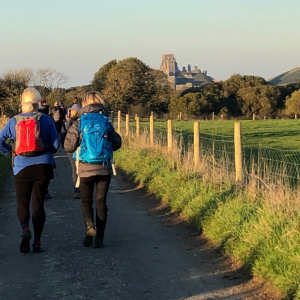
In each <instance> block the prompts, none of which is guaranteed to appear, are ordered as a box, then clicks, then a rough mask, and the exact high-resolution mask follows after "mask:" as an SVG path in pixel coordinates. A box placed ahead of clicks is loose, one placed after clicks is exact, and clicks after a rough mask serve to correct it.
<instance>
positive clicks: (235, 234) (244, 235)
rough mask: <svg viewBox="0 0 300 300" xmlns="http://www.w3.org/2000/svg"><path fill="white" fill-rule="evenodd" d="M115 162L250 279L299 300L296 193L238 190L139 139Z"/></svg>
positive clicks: (126, 143) (129, 143)
mask: <svg viewBox="0 0 300 300" xmlns="http://www.w3.org/2000/svg"><path fill="white" fill-rule="evenodd" d="M115 161H116V163H117V165H118V166H120V167H121V168H122V169H123V170H125V171H126V173H127V174H128V175H129V176H130V177H131V178H132V179H134V180H135V181H137V182H140V183H141V184H143V185H144V186H147V187H148V188H149V190H150V191H151V192H153V193H154V194H156V195H157V196H159V197H160V198H161V199H162V201H164V202H166V203H168V204H169V205H170V207H171V208H172V209H173V210H175V211H177V212H180V213H181V215H182V216H183V217H184V218H185V219H186V220H187V221H188V222H189V223H190V224H192V225H193V226H195V227H197V228H198V229H200V230H203V232H204V234H205V235H206V236H207V237H208V238H209V239H210V240H211V241H212V242H213V243H214V244H215V245H217V246H218V247H220V249H222V250H223V251H224V252H225V253H226V254H227V255H229V256H230V257H232V258H233V259H234V260H236V262H237V263H239V264H241V265H243V266H244V267H246V268H248V270H249V271H250V272H251V273H252V274H253V275H254V276H257V277H260V278H264V279H267V280H268V281H269V282H271V283H272V284H273V285H274V286H275V287H276V288H277V289H278V290H279V291H280V292H282V293H283V294H284V295H288V296H289V297H290V298H292V299H300V286H299V284H300V213H299V211H300V210H299V204H298V200H297V199H299V193H298V192H291V191H289V190H286V189H285V188H284V187H272V188H269V189H266V190H259V191H257V190H256V191H253V190H251V187H245V188H244V189H243V191H241V190H237V188H236V187H235V185H233V184H232V183H231V182H230V181H229V180H226V179H224V177H223V176H222V174H221V173H219V176H217V175H216V174H213V173H212V172H211V170H209V168H208V167H207V165H202V166H200V167H199V168H196V169H195V168H193V167H192V166H191V163H190V161H189V158H188V157H186V158H185V159H182V158H180V156H178V155H176V153H175V152H172V153H169V152H166V150H165V148H163V147H160V146H158V145H156V146H154V147H149V145H147V144H146V143H143V142H142V141H139V142H138V143H137V141H136V140H134V141H131V140H124V143H123V147H122V148H121V149H120V150H119V151H118V152H116V154H115Z"/></svg>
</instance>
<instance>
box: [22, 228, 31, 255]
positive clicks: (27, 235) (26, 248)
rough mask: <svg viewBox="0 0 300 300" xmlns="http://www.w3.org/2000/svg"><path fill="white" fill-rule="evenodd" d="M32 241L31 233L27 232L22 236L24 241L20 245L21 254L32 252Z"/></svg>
mask: <svg viewBox="0 0 300 300" xmlns="http://www.w3.org/2000/svg"><path fill="white" fill-rule="evenodd" d="M30 239H31V232H30V231H29V230H27V231H25V232H24V233H23V235H22V241H21V244H20V252H21V253H28V252H29V251H30Z"/></svg>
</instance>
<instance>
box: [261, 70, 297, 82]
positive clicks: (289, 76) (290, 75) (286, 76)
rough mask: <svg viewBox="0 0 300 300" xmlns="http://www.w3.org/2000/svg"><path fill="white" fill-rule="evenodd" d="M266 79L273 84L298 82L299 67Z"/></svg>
mask: <svg viewBox="0 0 300 300" xmlns="http://www.w3.org/2000/svg"><path fill="white" fill-rule="evenodd" d="M267 81H268V82H269V83H272V84H275V85H288V84H291V83H298V82H300V67H299V68H294V69H292V70H290V71H287V72H285V73H282V74H280V75H277V76H274V77H272V78H270V79H268V80H267Z"/></svg>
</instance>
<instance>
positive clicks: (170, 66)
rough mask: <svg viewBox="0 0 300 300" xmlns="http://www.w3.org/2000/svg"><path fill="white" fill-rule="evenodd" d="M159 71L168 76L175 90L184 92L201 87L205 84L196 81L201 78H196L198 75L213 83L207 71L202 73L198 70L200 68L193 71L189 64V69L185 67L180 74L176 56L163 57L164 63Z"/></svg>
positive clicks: (164, 55) (167, 55)
mask: <svg viewBox="0 0 300 300" xmlns="http://www.w3.org/2000/svg"><path fill="white" fill-rule="evenodd" d="M159 70H161V71H162V72H164V73H165V74H166V75H167V76H168V81H169V82H170V84H171V86H172V88H173V89H174V90H183V89H186V88H189V87H193V86H199V85H201V84H203V82H204V81H201V80H196V79H199V76H198V78H196V76H195V75H197V74H202V75H203V76H202V77H203V79H206V78H207V79H206V80H207V81H211V80H210V79H209V78H210V77H208V76H207V71H206V70H205V71H203V72H201V70H199V69H198V66H194V68H193V69H192V68H191V65H190V64H188V65H187V68H186V67H185V66H183V67H182V72H180V71H179V69H178V66H177V62H176V59H175V57H174V54H163V55H162V62H161V65H160V68H159ZM179 75H180V76H179Z"/></svg>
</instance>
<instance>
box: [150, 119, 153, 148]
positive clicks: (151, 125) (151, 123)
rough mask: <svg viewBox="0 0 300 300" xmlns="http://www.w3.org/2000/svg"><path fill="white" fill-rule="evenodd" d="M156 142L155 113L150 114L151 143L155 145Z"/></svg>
mask: <svg viewBox="0 0 300 300" xmlns="http://www.w3.org/2000/svg"><path fill="white" fill-rule="evenodd" d="M153 144H154V117H153V115H151V116H150V145H151V146H153Z"/></svg>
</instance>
